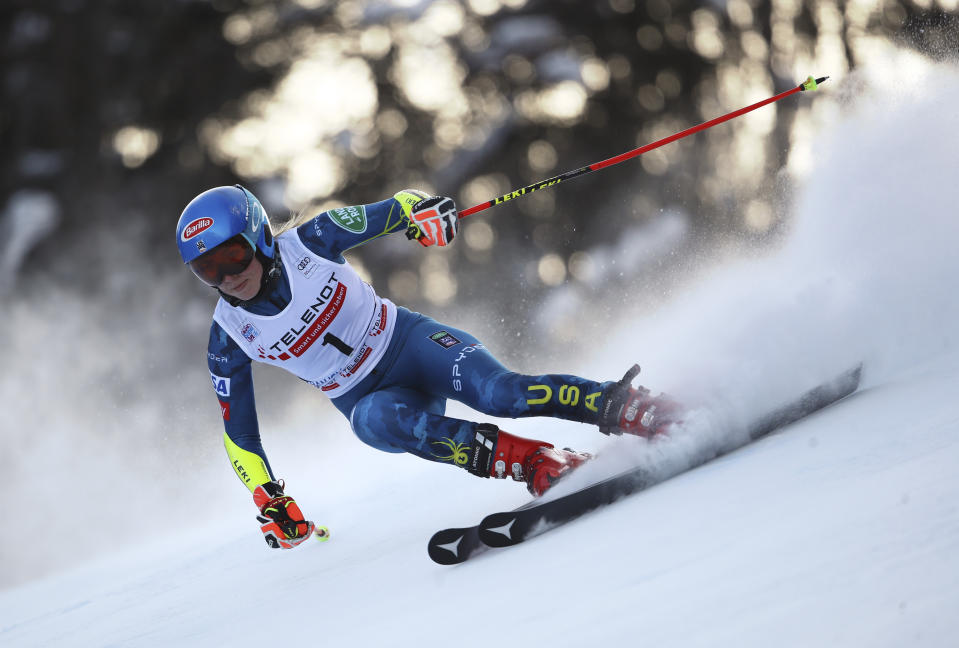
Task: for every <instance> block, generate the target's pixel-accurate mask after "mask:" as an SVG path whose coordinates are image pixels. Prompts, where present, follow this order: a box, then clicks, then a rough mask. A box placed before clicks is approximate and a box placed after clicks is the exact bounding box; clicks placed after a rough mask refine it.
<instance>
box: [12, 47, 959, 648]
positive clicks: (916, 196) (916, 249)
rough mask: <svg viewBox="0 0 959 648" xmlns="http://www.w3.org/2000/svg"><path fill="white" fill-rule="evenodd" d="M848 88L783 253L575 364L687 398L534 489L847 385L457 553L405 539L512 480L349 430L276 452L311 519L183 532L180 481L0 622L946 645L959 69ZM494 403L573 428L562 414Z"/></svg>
mask: <svg viewBox="0 0 959 648" xmlns="http://www.w3.org/2000/svg"><path fill="white" fill-rule="evenodd" d="M889 66H892V67H893V68H894V71H899V72H902V73H901V74H896V75H895V78H897V84H896V86H895V87H892V88H890V87H889V84H887V83H884V82H883V78H884V75H889V74H890V69H889ZM904 79H909V80H908V81H905V80H904ZM848 86H849V87H854V88H855V90H856V96H855V97H849V98H848V101H847V104H846V105H845V106H843V109H842V111H839V110H838V109H837V110H835V111H833V112H832V113H829V112H828V111H827V112H826V114H825V116H824V117H823V120H824V127H823V131H822V132H821V133H820V136H819V137H818V138H817V140H816V142H817V143H816V166H815V168H814V169H813V170H812V172H811V174H810V175H809V176H808V178H806V180H805V189H804V191H803V192H802V194H801V196H802V197H801V200H800V201H799V204H798V205H797V216H796V219H795V225H794V227H793V228H792V231H791V233H790V236H789V239H788V241H787V242H786V243H785V244H784V245H783V247H782V249H781V250H779V251H778V252H777V253H775V254H769V255H766V256H764V257H763V258H759V259H755V260H751V261H743V262H740V263H738V264H730V265H729V266H727V267H723V268H717V269H714V270H713V271H712V272H711V273H710V274H709V276H707V277H706V278H705V279H703V280H702V281H701V282H700V283H699V284H697V285H693V286H689V287H688V289H687V290H686V291H685V292H684V293H683V294H682V295H681V296H680V297H678V298H677V299H676V300H675V301H673V302H672V303H670V304H669V305H667V306H666V307H664V308H663V309H661V310H660V311H658V312H657V313H656V314H655V315H653V316H650V317H647V318H645V319H633V318H630V317H629V316H628V315H629V314H624V317H623V320H622V322H621V323H620V329H619V330H618V331H613V332H611V333H610V344H609V345H608V347H607V348H606V349H605V350H604V351H602V352H601V353H600V354H599V356H598V357H595V358H591V359H590V363H591V364H590V365H588V366H586V367H583V369H582V371H581V372H580V371H579V370H578V369H577V372H578V373H583V374H585V375H609V374H610V373H616V372H621V371H622V370H623V369H625V367H624V364H625V362H628V360H624V359H627V358H636V359H639V360H640V361H641V362H642V364H643V366H644V373H643V380H644V382H647V384H652V385H657V386H662V387H664V388H666V389H667V390H668V391H670V392H671V393H673V394H674V395H676V396H678V397H680V398H681V399H682V400H684V401H688V402H695V403H699V404H701V405H702V406H703V409H702V410H700V414H698V415H697V416H698V418H696V419H695V420H693V421H691V422H690V423H689V424H688V425H687V426H686V427H687V429H685V430H684V431H683V432H684V434H682V435H679V434H677V435H675V436H674V437H673V438H671V439H668V440H665V441H661V442H658V443H645V442H642V441H639V440H636V439H619V438H614V439H609V440H607V439H605V438H602V437H598V439H597V440H595V444H596V445H595V446H594V447H592V448H587V449H590V450H593V451H596V450H599V451H600V452H599V456H598V457H597V459H596V460H595V461H593V462H591V463H590V464H587V466H586V467H584V468H583V469H582V470H581V471H579V472H578V473H577V474H576V475H574V476H573V477H572V478H570V480H568V481H567V482H564V483H563V484H560V486H558V487H557V489H563V488H566V489H568V488H572V487H573V486H575V483H576V480H577V479H579V480H584V479H587V478H590V477H592V476H594V475H598V474H600V473H602V472H606V471H611V470H615V469H619V468H622V467H626V466H628V465H633V464H636V463H646V464H648V465H649V466H650V467H655V468H656V469H657V470H659V471H662V472H663V474H664V475H665V474H673V473H675V472H680V471H681V470H682V469H683V468H684V467H685V466H686V465H688V464H689V463H691V462H693V461H694V459H695V457H697V456H698V455H700V454H701V453H715V452H716V451H717V449H719V448H722V447H726V446H727V445H728V444H731V443H732V444H734V443H736V442H737V441H738V439H736V437H735V435H734V434H731V433H730V432H729V430H730V429H731V428H735V426H736V424H737V423H740V424H741V423H742V422H743V421H745V420H747V419H748V417H749V416H752V415H755V414H756V413H758V412H760V411H762V410H763V409H765V407H766V405H767V404H769V403H776V402H777V401H782V400H785V399H787V398H788V397H789V396H791V395H795V394H796V393H798V392H800V391H802V390H804V389H806V388H808V387H810V386H812V385H814V384H815V383H817V382H819V381H820V380H822V379H823V378H826V377H829V376H831V375H834V374H836V373H838V372H839V371H841V370H842V369H845V368H846V367H848V366H850V365H852V364H854V363H855V362H857V361H859V360H864V361H865V363H866V370H865V373H864V387H865V388H866V389H865V390H864V391H863V393H861V394H859V395H856V396H854V397H853V398H850V399H848V400H847V401H844V402H842V403H840V404H838V405H837V406H835V407H832V408H830V409H828V410H826V411H824V412H821V413H819V414H816V415H814V416H812V417H810V418H809V419H807V420H804V421H801V422H800V423H798V424H796V425H794V426H792V427H790V428H789V429H788V430H787V431H784V432H781V433H778V434H775V435H773V436H771V437H769V438H767V439H764V440H762V441H760V442H758V443H755V444H752V445H749V446H747V447H745V448H743V449H741V450H739V451H737V452H735V453H732V454H730V455H728V456H725V457H722V458H720V459H718V460H716V461H714V462H711V463H709V464H707V465H706V466H704V467H701V468H699V469H696V470H693V471H691V472H689V473H686V474H684V475H681V476H679V477H677V478H675V479H672V480H669V481H667V482H665V483H663V484H660V485H658V486H656V487H654V488H652V489H650V490H649V491H646V492H645V493H642V494H639V495H636V496H634V497H631V498H628V499H626V500H623V501H621V502H619V503H617V504H616V505H614V506H610V507H607V508H605V509H602V510H599V511H597V512H594V513H592V514H590V515H588V516H586V517H584V518H582V519H580V520H578V521H576V522H573V523H570V524H568V525H565V526H564V527H563V528H562V529H557V530H553V531H551V532H549V533H547V534H544V535H543V536H541V537H539V538H536V539H534V540H532V541H530V542H528V543H526V544H523V545H520V546H517V547H514V548H510V549H507V550H493V551H490V552H488V553H486V554H484V555H482V556H480V557H478V558H476V559H475V560H472V561H470V562H468V563H466V564H464V565H461V566H458V567H454V568H448V567H440V566H437V565H434V564H433V563H431V562H430V561H429V559H428V557H427V555H426V541H427V540H428V538H429V537H430V535H431V534H432V533H433V531H435V530H436V529H438V528H440V527H442V526H447V525H456V524H467V523H474V522H477V521H479V519H481V518H482V516H483V515H485V514H486V513H490V512H493V511H494V510H500V509H506V508H510V507H513V506H515V505H517V504H519V503H521V502H522V501H524V499H525V497H524V492H523V490H522V489H521V488H519V487H518V486H517V485H515V484H512V483H511V482H491V481H487V480H478V479H471V478H466V477H464V475H463V474H462V473H461V472H460V471H455V470H450V469H449V468H448V467H445V466H438V465H434V464H429V463H426V462H420V461H412V460H410V461H405V460H403V459H402V458H398V457H396V456H391V455H386V454H383V453H375V452H372V451H370V450H368V449H366V448H364V447H362V446H361V445H360V444H357V443H354V444H347V443H344V444H343V446H342V447H337V448H335V456H323V457H305V456H292V457H290V458H289V459H287V458H284V476H286V477H287V479H288V481H289V482H291V488H290V490H291V492H292V493H293V494H294V495H295V496H296V497H297V499H298V501H300V503H301V504H302V505H303V507H304V509H305V510H306V511H307V512H308V513H309V514H310V515H312V516H313V517H315V518H316V519H317V521H318V522H319V523H321V524H326V525H328V526H329V527H330V529H331V531H332V538H331V540H330V541H329V542H327V543H324V544H320V543H311V544H310V545H308V546H306V547H301V548H300V549H298V550H296V551H291V552H279V551H268V550H266V548H265V547H264V546H263V541H262V539H261V538H260V537H259V534H258V533H257V531H256V529H255V527H254V526H253V517H252V515H249V510H248V509H249V508H250V507H249V506H247V507H246V508H242V509H241V508H238V509H237V510H242V511H243V513H242V514H240V515H234V514H233V511H230V516H229V517H228V518H226V519H211V521H210V522H209V523H208V524H206V525H205V526H200V527H199V528H195V527H196V525H195V523H194V522H193V520H192V519H191V517H190V514H189V513H192V512H194V510H193V509H195V508H196V506H193V505H191V511H190V512H189V513H187V514H186V515H184V516H183V518H181V519H179V520H175V521H171V522H176V523H178V524H179V527H180V529H181V532H179V533H178V534H174V535H171V536H168V537H157V538H155V539H153V540H152V541H150V542H147V543H145V544H143V545H141V546H138V547H135V548H132V549H128V550H125V551H122V552H116V553H114V554H113V555H110V556H107V557H104V558H101V559H99V560H96V561H92V562H89V563H87V564H84V565H81V566H79V567H77V568H75V569H72V570H69V571H65V572H62V573H57V574H53V575H50V576H47V577H45V578H43V579H39V580H35V581H33V582H29V583H26V584H24V585H20V586H18V587H15V588H12V589H8V590H5V591H2V592H0V645H3V646H11V647H13V646H16V647H20V646H170V645H176V646H211V645H227V644H230V645H233V646H254V645H264V644H265V643H266V642H270V641H276V640H278V639H281V638H282V639H283V640H285V641H288V640H289V639H291V638H292V639H293V641H294V642H300V641H304V642H309V643H323V644H328V645H333V646H350V645H400V646H434V645H436V646H439V645H456V646H480V645H490V644H495V643H497V642H499V641H506V642H509V643H510V644H511V645H525V644H537V645H538V644H539V643H542V642H546V641H548V642H549V643H550V645H557V646H574V645H602V644H603V643H604V642H609V643H610V644H611V645H624V644H626V643H637V644H643V645H647V644H648V645H652V646H657V647H663V646H717V645H737V646H768V645H776V646H809V645H824V646H825V645H836V646H850V645H868V646H902V645H929V646H943V645H950V644H952V643H954V638H955V635H956V632H957V630H959V624H957V622H956V621H955V620H954V619H955V615H954V614H952V611H953V610H954V609H955V607H956V603H957V601H959V585H957V583H959V505H957V503H956V502H959V485H957V480H956V479H955V477H954V473H955V466H956V465H957V460H959V443H957V437H959V404H957V403H956V400H955V394H956V392H957V387H959V350H957V340H956V329H957V326H956V324H957V322H959V296H957V291H956V289H955V283H956V279H955V278H956V276H957V275H959V259H957V258H956V255H955V253H954V250H955V249H956V243H957V241H959V215H957V214H956V207H955V206H956V205H957V204H959V186H957V183H956V182H955V179H954V176H955V142H956V139H955V133H957V132H959V114H957V113H956V111H955V110H954V109H952V106H955V105H957V103H959V75H957V73H956V72H955V71H954V70H952V69H949V68H943V67H939V66H933V65H931V64H928V63H919V62H917V59H916V57H913V56H910V55H899V56H897V57H894V58H892V59H890V60H889V61H888V62H887V66H886V67H881V66H879V65H877V66H876V67H875V69H872V68H869V69H866V70H864V71H861V72H858V73H857V77H856V79H855V83H854V82H853V81H852V80H850V81H849V82H848ZM826 90H828V91H833V90H834V89H833V88H829V86H826ZM835 92H837V93H841V89H840V88H835ZM451 411H452V412H453V413H454V414H456V413H457V411H458V410H457V409H456V408H455V407H453V408H451ZM706 412H709V414H707V413H706ZM463 413H465V411H463ZM338 424H339V423H338ZM509 427H510V429H511V430H514V431H516V432H518V433H520V434H527V435H530V436H533V435H540V436H542V437H546V438H549V439H551V440H554V441H555V442H557V444H569V445H574V446H576V447H582V446H583V445H584V441H583V439H584V436H583V429H582V426H576V425H574V424H560V425H556V426H554V425H553V424H552V423H546V422H543V421H542V420H540V421H535V420H527V421H521V422H515V423H513V422H511V423H510V424H509ZM594 438H595V437H590V439H591V440H592V439H594ZM270 441H273V439H272V438H271V439H270ZM351 466H352V468H351ZM294 475H295V477H294ZM224 484H225V485H224V488H235V487H236V485H235V484H234V483H230V482H227V481H225V480H224ZM197 506H199V504H198V505H197ZM104 541H105V542H108V541H109V538H108V537H105V538H104ZM62 542H63V543H64V544H68V543H69V542H70V536H69V533H68V532H67V533H64V536H63V538H62ZM7 560H9V557H6V556H5V557H4V561H7Z"/></svg>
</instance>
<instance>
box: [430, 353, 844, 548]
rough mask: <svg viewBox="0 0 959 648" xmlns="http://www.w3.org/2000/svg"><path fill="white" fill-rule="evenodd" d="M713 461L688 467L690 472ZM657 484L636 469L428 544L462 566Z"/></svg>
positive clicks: (839, 386)
mask: <svg viewBox="0 0 959 648" xmlns="http://www.w3.org/2000/svg"><path fill="white" fill-rule="evenodd" d="M861 373H862V366H861V365H860V366H857V367H854V368H852V369H850V370H848V371H846V372H844V373H843V374H841V375H840V376H837V377H836V378H834V379H833V380H830V381H828V382H826V383H823V384H821V385H819V386H818V387H815V388H813V389H811V390H809V391H808V392H806V393H804V394H803V395H802V396H800V397H799V398H797V399H795V400H794V401H791V402H790V403H788V404H786V405H784V406H782V407H780V408H777V409H776V410H773V411H772V412H770V413H768V414H767V415H765V416H763V417H762V418H760V419H759V420H757V421H756V422H755V423H753V424H752V425H751V426H750V429H749V441H755V440H757V439H760V438H762V437H764V436H766V435H768V434H770V433H771V432H773V431H775V430H778V429H781V428H783V427H785V426H787V425H789V424H791V423H794V422H796V421H798V420H799V419H802V418H804V417H806V416H809V415H811V414H813V413H815V412H818V411H819V410H821V409H823V408H825V407H827V406H829V405H831V404H833V403H835V402H837V401H839V400H842V399H843V398H845V397H846V396H848V395H850V394H852V393H853V392H855V391H856V390H857V389H858V388H859V382H860V377H861ZM735 449H736V448H732V449H730V450H729V451H727V452H726V453H723V454H728V452H731V451H732V450H735ZM718 456H719V455H718ZM714 458H715V457H710V458H709V459H706V460H704V461H702V462H700V463H699V464H696V465H694V466H690V469H693V468H696V467H698V466H699V465H702V464H704V463H707V462H708V461H711V460H712V459H714ZM659 481H661V479H657V477H656V476H655V475H654V474H653V473H652V472H651V471H650V470H648V469H646V468H635V469H631V470H628V471H625V472H622V473H620V474H618V475H615V476H612V477H610V478H608V479H604V480H602V481H599V482H596V483H594V484H591V485H589V486H586V487H584V488H582V489H580V490H578V491H575V492H573V493H570V494H568V495H564V496H563V497H560V498H557V499H554V500H550V501H547V502H542V503H540V502H539V501H537V500H534V501H532V502H530V503H527V504H525V505H523V506H522V507H520V508H518V509H515V510H513V511H504V512H500V513H493V514H492V515H488V516H486V517H485V518H484V519H483V521H482V522H480V524H478V525H476V526H472V527H464V528H454V529H444V530H442V531H439V532H437V533H436V534H435V535H434V536H433V538H432V539H431V540H430V543H429V546H428V551H429V555H430V558H432V559H433V560H434V561H435V562H437V563H439V564H441V565H453V564H457V563H461V562H464V561H466V560H469V559H470V558H472V557H473V556H475V555H477V554H479V553H482V552H483V551H485V550H486V549H487V548H489V547H508V546H512V545H515V544H519V543H520V542H523V541H525V540H528V539H530V538H532V537H535V536H537V535H540V534H542V533H544V532H546V531H548V530H549V529H551V528H554V527H556V526H559V525H561V524H564V523H566V522H569V521H571V520H574V519H576V518H578V517H580V516H582V515H584V514H586V513H588V512H590V511H592V510H594V509H596V508H599V507H601V506H605V505H607V504H611V503H613V502H615V501H617V500H619V499H622V498H623V497H626V496H627V495H630V494H633V493H636V492H639V491H642V490H645V489H647V488H649V487H651V486H654V485H656V484H657V483H659Z"/></svg>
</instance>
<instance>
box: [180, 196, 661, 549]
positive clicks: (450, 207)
mask: <svg viewBox="0 0 959 648" xmlns="http://www.w3.org/2000/svg"><path fill="white" fill-rule="evenodd" d="M457 220H458V216H457V212H456V206H455V204H454V203H453V200H452V199H451V198H445V197H431V196H428V195H426V194H424V193H422V192H419V191H415V190H404V191H400V192H399V193H397V194H396V195H394V196H393V197H392V198H389V199H387V200H383V201H381V202H377V203H373V204H370V205H361V206H356V207H345V208H337V209H331V210H329V211H326V212H322V213H320V214H319V215H317V216H316V217H315V218H313V219H311V220H308V221H306V222H305V223H303V224H301V225H299V226H297V227H295V228H291V229H289V230H287V231H285V232H283V233H281V234H279V235H278V236H276V237H275V238H274V236H273V232H272V230H271V227H270V223H269V220H268V218H267V214H266V212H265V211H264V209H263V206H262V205H261V204H260V202H259V201H258V200H257V199H256V197H255V196H254V195H253V194H252V193H250V192H249V191H247V190H246V189H245V188H243V187H241V186H239V185H235V186H232V187H216V188H214V189H210V190H208V191H205V192H203V193H202V194H200V195H199V196H197V197H196V198H194V199H193V200H192V201H191V202H190V204H189V205H187V207H186V209H185V210H184V211H183V213H182V215H181V216H180V220H179V222H178V223H177V232H176V233H177V244H178V246H179V249H180V254H181V256H182V257H183V261H184V263H186V264H187V265H189V266H190V269H191V270H192V271H193V272H194V273H195V274H196V276H197V277H199V278H200V280H201V281H203V282H204V283H206V284H207V285H209V286H212V287H214V288H215V289H216V290H217V292H218V293H219V295H220V299H219V301H218V302H217V304H216V309H215V311H214V313H213V325H212V327H211V329H210V342H209V348H208V354H207V362H208V365H209V369H210V377H211V379H212V381H213V389H214V390H215V391H216V395H217V398H218V399H219V401H220V408H221V412H222V415H223V423H224V425H225V428H226V431H225V434H224V442H225V444H226V450H227V454H228V455H229V458H230V461H231V462H232V464H233V468H234V470H235V471H236V474H237V475H238V476H239V478H240V480H241V481H242V482H243V483H244V484H246V486H247V488H249V489H250V491H251V492H252V493H253V500H254V502H255V503H256V506H257V508H258V509H259V511H260V515H258V516H257V520H258V521H259V523H260V529H261V531H262V532H263V534H264V535H265V537H266V541H267V544H269V545H270V546H271V547H273V548H284V549H290V548H292V547H295V546H297V545H299V544H300V543H301V542H303V541H304V540H305V539H306V538H309V537H310V535H311V534H312V533H313V532H314V528H315V527H314V524H313V522H310V521H308V520H306V519H305V517H304V515H303V514H302V512H301V511H300V508H299V506H297V504H296V502H295V501H294V500H293V498H292V497H290V496H288V495H285V494H284V492H283V489H284V483H283V482H282V481H281V480H277V479H276V478H275V477H274V474H273V471H272V469H271V468H270V464H269V462H268V461H267V458H266V454H265V453H264V451H263V447H262V445H261V443H260V435H259V429H258V425H257V418H256V409H255V405H254V398H253V379H252V367H251V362H252V361H253V360H256V361H259V362H265V363H268V364H272V365H276V366H278V367H282V368H284V369H286V370H287V371H289V372H291V373H293V374H294V375H296V376H298V377H299V378H301V379H303V380H305V381H307V382H309V383H310V384H312V385H314V386H315V387H317V388H319V389H320V390H321V391H323V392H324V393H326V395H327V396H329V397H330V398H331V399H332V402H333V404H334V405H335V406H336V407H337V409H339V410H340V411H341V412H342V413H343V415H344V416H346V417H347V418H348V419H349V421H350V425H351V426H352V428H353V432H354V433H355V434H356V436H358V437H359V438H360V439H361V440H362V441H364V442H365V443H367V444H369V445H371V446H373V447H374V448H377V449H379V450H384V451H386V452H408V453H410V454H414V455H416V456H418V457H422V458H424V459H429V460H431V461H438V462H445V463H450V464H453V465H456V466H460V467H461V468H465V469H466V470H467V471H468V472H470V473H472V474H474V475H478V476H480V477H496V478H499V479H503V478H505V477H507V476H510V477H512V478H513V479H515V480H517V481H523V482H525V483H526V486H527V488H528V489H529V491H530V492H531V493H532V494H533V495H537V496H538V495H541V494H542V493H543V492H545V491H546V490H547V489H548V488H549V487H550V486H551V485H552V484H553V483H554V482H555V481H556V480H557V479H559V478H560V477H562V476H563V475H564V474H565V473H566V472H567V471H569V470H570V469H572V468H574V467H576V466H578V465H580V464H581V463H583V462H584V461H585V460H586V459H587V458H588V455H585V454H581V453H576V452H573V451H569V450H559V449H557V448H554V447H553V446H552V445H551V444H549V443H546V442H544V441H535V440H532V439H525V438H521V437H517V436H514V435H512V434H509V433H507V432H505V431H503V430H500V429H498V428H497V427H496V426H495V425H492V424H489V423H474V422H470V421H463V420H459V419H455V418H451V417H448V416H444V412H445V406H446V399H448V398H453V399H456V400H458V401H461V402H463V403H465V404H467V405H469V406H470V407H472V408H473V409H476V410H478V411H480V412H483V413H485V414H489V415H491V416H498V417H510V418H517V417H524V416H552V417H558V418H563V419H569V420H573V421H580V422H583V423H590V424H594V425H597V426H599V429H600V431H601V432H603V433H604V434H610V433H614V434H622V433H623V432H626V433H630V434H636V435H640V436H645V437H648V436H651V435H653V434H656V433H657V432H661V431H662V430H663V429H664V428H665V427H666V426H667V425H669V424H670V423H671V422H673V420H674V419H675V414H676V412H677V409H676V407H675V405H674V404H673V403H671V402H670V401H668V400H666V399H663V398H661V397H657V398H653V397H651V396H650V393H649V391H648V390H646V389H643V388H639V389H634V388H633V387H631V386H630V383H631V382H632V379H633V378H634V377H635V376H636V374H637V373H638V371H639V368H638V367H636V366H634V367H633V368H631V369H630V370H629V371H628V372H627V373H626V375H625V376H624V377H623V379H622V380H620V381H618V382H612V381H609V382H603V383H600V382H596V381H593V380H587V379H585V378H580V377H577V376H570V375H541V376H526V375H521V374H517V373H514V372H512V371H510V370H508V369H506V368H505V367H504V366H503V365H502V364H500V362H499V361H497V360H496V358H494V357H493V355H492V354H491V353H490V352H489V351H488V350H487V349H486V347H485V346H483V345H482V344H481V343H480V342H479V341H478V340H477V339H476V338H475V337H473V336H472V335H470V334H469V333H467V332H466V331H462V330H459V329H456V328H453V327H451V326H446V325H444V324H440V323H438V322H436V321H435V320H433V319H431V318H429V317H426V316H425V315H421V314H419V313H415V312H412V311H409V310H407V309H405V308H402V307H397V306H395V305H394V304H393V303H392V302H390V301H389V300H388V299H383V298H381V297H379V296H377V294H376V293H375V292H374V291H373V288H372V287H371V286H369V285H368V284H366V283H364V282H363V281H362V280H361V279H360V277H359V276H358V275H357V274H356V272H355V271H354V270H353V269H352V268H351V267H350V265H349V264H348V263H347V262H346V260H345V259H344V258H343V256H342V253H343V252H344V251H345V250H348V249H350V248H353V247H356V246H358V245H363V244H365V243H368V242H369V241H372V240H373V239H375V238H378V237H380V236H383V235H385V234H391V233H393V232H396V231H400V230H403V231H406V233H407V236H408V237H409V238H411V239H415V240H417V241H418V242H419V243H420V244H422V245H424V246H431V245H439V246H445V245H449V243H450V242H451V241H452V240H453V237H454V236H455V235H456V231H457Z"/></svg>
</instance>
